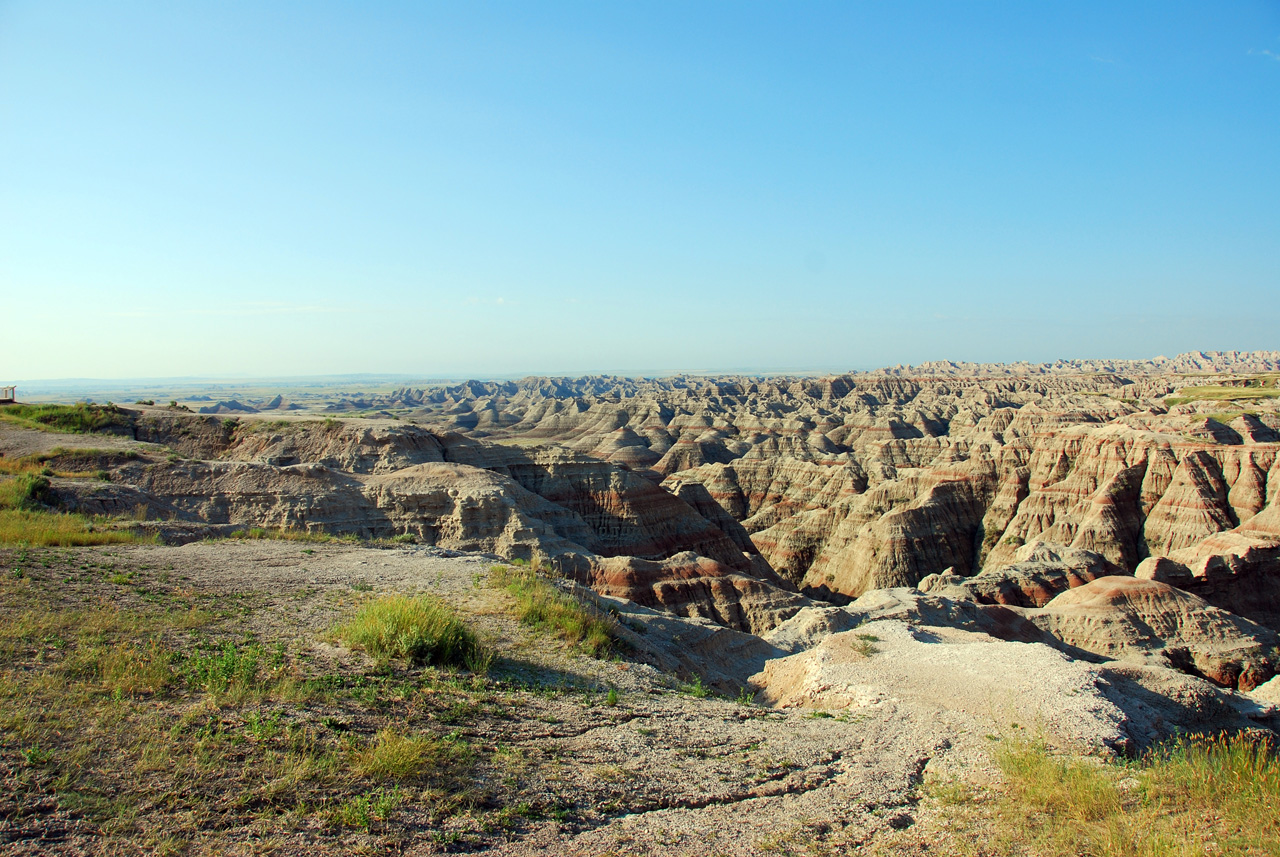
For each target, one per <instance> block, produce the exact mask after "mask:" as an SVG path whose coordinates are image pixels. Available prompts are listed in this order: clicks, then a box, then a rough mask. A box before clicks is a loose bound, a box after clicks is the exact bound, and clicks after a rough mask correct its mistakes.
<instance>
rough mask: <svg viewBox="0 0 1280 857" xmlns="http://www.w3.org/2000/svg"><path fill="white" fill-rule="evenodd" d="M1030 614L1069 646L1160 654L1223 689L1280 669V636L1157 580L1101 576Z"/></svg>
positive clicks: (1107, 653) (1119, 654) (1246, 685)
mask: <svg viewBox="0 0 1280 857" xmlns="http://www.w3.org/2000/svg"><path fill="white" fill-rule="evenodd" d="M1026 615H1027V618H1028V619H1030V620H1031V621H1032V622H1033V623H1035V624H1036V625H1037V626H1038V627H1040V628H1041V629H1043V630H1044V631H1045V632H1047V633H1048V634H1050V635H1052V636H1053V637H1054V638H1055V639H1057V640H1060V641H1062V642H1063V643H1065V644H1067V645H1068V646H1075V647H1077V648H1079V649H1082V650H1084V651H1087V652H1092V653H1094V654H1097V655H1101V656H1103V657H1106V658H1108V659H1110V660H1122V659H1127V658H1135V657H1137V658H1142V657H1146V656H1151V655H1156V656H1158V657H1159V658H1160V659H1161V660H1163V661H1164V662H1165V663H1166V664H1168V665H1170V666H1174V667H1177V668H1180V669H1184V670H1186V671H1188V672H1193V673H1197V674H1200V675H1203V676H1204V677H1205V678H1208V679H1209V680H1210V681H1212V682H1214V683H1215V684H1219V685H1222V686H1224V687H1231V688H1239V689H1240V690H1252V689H1253V688H1255V687H1258V686H1259V685H1261V684H1262V683H1263V682H1266V681H1267V680H1268V679H1270V678H1271V677H1272V676H1274V675H1275V674H1276V670H1277V668H1280V652H1277V648H1276V647H1277V645H1278V644H1280V637H1278V636H1277V635H1276V633H1275V632H1273V631H1270V630H1268V629H1266V628H1263V627H1261V626H1259V625H1256V624H1254V623H1253V622H1250V621H1249V620H1247V619H1243V618H1241V617H1239V616H1236V615H1233V614H1231V613H1228V612H1227V611H1225V610H1219V609H1218V608H1216V607H1212V606H1210V605H1209V604H1208V603H1207V602H1205V601H1204V600H1203V599H1201V598H1198V597H1196V596H1195V595H1192V594H1190V593H1188V592H1183V591H1181V590H1179V589H1175V588H1174V587H1172V586H1169V585H1168V584H1165V583H1160V582H1159V581H1154V580H1140V579H1137V578H1132V577H1101V578H1098V579H1097V580H1094V581H1092V582H1090V583H1088V584H1085V585H1084V586H1080V587H1078V588H1075V589H1072V590H1070V591H1067V592H1064V593H1062V594H1061V595H1059V596H1057V597H1056V598H1054V599H1053V600H1052V601H1050V602H1049V603H1048V604H1047V605H1045V607H1044V608H1043V609H1041V610H1031V611H1027V614H1026Z"/></svg>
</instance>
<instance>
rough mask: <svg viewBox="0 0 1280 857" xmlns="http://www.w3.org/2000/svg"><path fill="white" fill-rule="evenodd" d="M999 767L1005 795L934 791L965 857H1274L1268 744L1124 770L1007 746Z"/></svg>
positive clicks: (1277, 806) (1278, 769)
mask: <svg viewBox="0 0 1280 857" xmlns="http://www.w3.org/2000/svg"><path fill="white" fill-rule="evenodd" d="M997 761H998V763H999V765H1000V769H1001V771H1002V772H1003V774H1004V777H1005V785H1004V787H1003V788H1002V789H1000V790H999V791H998V792H996V793H991V792H982V791H980V790H974V789H969V788H966V787H963V786H960V785H957V784H954V783H951V784H944V785H941V786H936V787H934V788H933V790H932V791H933V795H934V797H935V798H937V799H938V800H940V802H941V803H942V804H943V805H944V806H945V807H947V813H948V815H949V816H950V817H949V818H948V820H947V822H946V826H947V828H948V829H949V830H950V831H952V833H953V834H956V835H958V836H959V838H960V839H961V840H962V841H966V842H967V843H968V844H969V846H970V852H969V853H972V854H980V855H1028V857H1031V855H1034V857H1071V856H1072V855H1085V854H1087V855H1095V856H1096V857H1211V855H1258V857H1262V855H1280V758H1277V755H1276V746H1275V744H1274V743H1272V742H1270V741H1266V740H1257V739H1252V738H1250V737H1248V736H1243V735H1236V736H1229V737H1214V738H1189V739H1184V740H1180V741H1177V742H1174V743H1172V744H1169V745H1166V746H1164V747H1162V748H1159V749H1157V750H1155V751H1153V752H1151V753H1149V754H1147V755H1146V756H1145V757H1143V758H1142V759H1141V760H1139V761H1136V762H1129V763H1124V762H1109V763H1108V762H1102V761H1100V760H1098V759H1090V758H1084V759H1072V758H1060V757H1058V756H1055V755H1053V754H1051V753H1049V752H1048V751H1046V750H1045V748H1044V747H1043V746H1040V745H1037V744H1033V743H1026V742H1014V743H1010V744H1008V745H1005V746H1004V747H1002V748H1001V750H1000V751H999V752H998V753H997Z"/></svg>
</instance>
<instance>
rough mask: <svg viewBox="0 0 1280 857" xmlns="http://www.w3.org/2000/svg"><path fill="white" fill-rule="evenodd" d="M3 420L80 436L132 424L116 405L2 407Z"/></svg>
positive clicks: (1, 415)
mask: <svg viewBox="0 0 1280 857" xmlns="http://www.w3.org/2000/svg"><path fill="white" fill-rule="evenodd" d="M0 420H4V421H6V422H13V423H18V424H20V425H24V426H26V427H28V428H38V429H42V430H44V431H60V432H69V433H79V434H87V433H90V432H96V431H103V430H105V429H109V428H116V427H125V426H128V425H129V418H128V416H127V415H126V413H125V412H124V411H122V410H121V409H120V408H117V407H115V406H114V405H88V404H79V405H0Z"/></svg>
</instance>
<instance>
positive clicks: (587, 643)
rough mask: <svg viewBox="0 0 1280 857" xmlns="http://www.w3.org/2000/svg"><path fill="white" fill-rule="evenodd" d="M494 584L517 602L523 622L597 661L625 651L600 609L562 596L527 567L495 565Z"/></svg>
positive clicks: (492, 569) (491, 571)
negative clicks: (599, 658) (580, 649)
mask: <svg viewBox="0 0 1280 857" xmlns="http://www.w3.org/2000/svg"><path fill="white" fill-rule="evenodd" d="M490 574H491V578H490V579H491V580H492V581H493V583H494V584H496V585H497V586H500V587H502V588H503V589H505V590H506V591H507V593H508V594H509V595H511V596H512V597H513V598H515V600H516V613H517V615H518V616H519V619H520V621H521V622H523V623H524V624H526V625H531V626H533V627H534V628H539V629H542V630H546V631H550V632H552V633H554V634H555V635H556V636H558V637H560V638H561V639H563V640H565V641H567V642H569V643H572V644H573V645H576V646H579V647H581V648H583V649H585V650H586V651H588V652H590V653H591V654H592V655H594V656H595V657H605V656H607V655H609V654H610V653H612V652H614V651H616V650H617V649H619V648H621V640H619V638H618V635H617V629H616V627H615V625H614V623H613V621H612V620H611V619H610V618H609V617H608V616H607V615H605V614H604V613H602V612H601V611H600V610H599V609H597V608H595V607H593V606H591V605H588V604H586V603H584V602H583V601H581V600H579V599H577V598H574V597H573V596H571V595H568V594H567V593H564V592H561V591H560V590H559V589H557V588H556V587H555V586H553V585H552V584H551V583H549V582H548V581H546V580H544V579H543V578H541V577H539V576H538V574H537V572H535V571H534V570H533V569H531V568H525V567H515V568H511V567H507V566H501V565H495V566H493V567H492V568H491V569H490Z"/></svg>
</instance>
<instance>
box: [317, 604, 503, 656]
mask: <svg viewBox="0 0 1280 857" xmlns="http://www.w3.org/2000/svg"><path fill="white" fill-rule="evenodd" d="M338 637H339V639H341V640H343V641H344V642H345V643H346V644H347V645H349V646H353V647H359V648H362V649H364V650H365V651H366V652H367V653H368V654H369V655H370V656H371V657H373V658H374V659H375V660H388V659H391V658H402V659H404V660H406V661H408V662H409V663H411V664H435V665H437V666H456V667H463V668H465V669H468V670H471V671H472V672H474V673H483V672H486V671H487V670H488V667H489V662H490V661H491V660H492V655H491V653H489V652H488V650H486V649H485V648H484V647H483V646H481V645H480V642H479V640H477V639H476V635H475V634H474V633H473V632H472V631H471V629H470V628H468V627H467V626H466V625H465V624H464V623H463V622H462V620H461V619H459V618H458V617H457V616H456V615H454V612H453V611H452V610H451V609H449V607H448V606H447V605H445V604H444V603H443V602H441V601H439V600H437V599H435V598H430V597H427V596H415V597H408V596H404V595H391V596H388V597H386V598H379V599H378V600H376V601H371V602H369V603H367V604H365V605H364V606H363V607H361V608H360V609H359V611H357V612H356V615H355V617H354V618H353V619H352V620H351V621H350V622H348V623H346V624H345V625H342V626H341V627H339V628H338Z"/></svg>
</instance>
